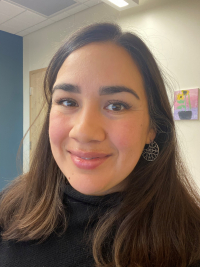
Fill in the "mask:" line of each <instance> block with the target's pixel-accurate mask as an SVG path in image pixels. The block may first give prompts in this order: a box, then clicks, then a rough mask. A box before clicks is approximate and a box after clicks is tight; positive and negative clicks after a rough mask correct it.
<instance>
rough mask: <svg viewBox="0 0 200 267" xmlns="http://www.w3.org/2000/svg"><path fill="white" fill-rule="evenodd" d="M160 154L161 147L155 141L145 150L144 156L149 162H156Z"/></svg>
mask: <svg viewBox="0 0 200 267" xmlns="http://www.w3.org/2000/svg"><path fill="white" fill-rule="evenodd" d="M158 154H159V146H158V144H157V143H156V142H155V141H151V143H150V144H149V146H148V148H144V150H143V152H142V156H143V158H144V159H146V160H147V161H154V160H155V159H156V158H157V157H158Z"/></svg>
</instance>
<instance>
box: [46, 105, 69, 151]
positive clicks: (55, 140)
mask: <svg viewBox="0 0 200 267" xmlns="http://www.w3.org/2000/svg"><path fill="white" fill-rule="evenodd" d="M67 125H68V123H67V121H66V117H65V119H64V116H62V114H60V112H56V111H53V110H52V111H51V113H50V118H49V138H50V142H51V144H54V145H56V146H59V145H60V143H61V142H62V141H63V140H64V138H66V135H68V132H69V130H68V129H67Z"/></svg>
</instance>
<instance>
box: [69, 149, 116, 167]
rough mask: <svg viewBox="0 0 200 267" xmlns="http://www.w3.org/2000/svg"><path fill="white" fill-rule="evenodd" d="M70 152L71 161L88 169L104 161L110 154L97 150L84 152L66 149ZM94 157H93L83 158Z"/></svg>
mask: <svg viewBox="0 0 200 267" xmlns="http://www.w3.org/2000/svg"><path fill="white" fill-rule="evenodd" d="M68 152H69V153H70V156H71V159H72V161H73V163H74V164H75V165H76V166H77V167H78V168H80V169H85V170H90V169H95V168H96V167H98V166H99V165H101V164H102V163H103V162H105V161H106V160H107V159H108V158H109V157H110V156H111V154H106V153H98V152H84V151H72V150H70V151H68ZM84 158H94V159H89V160H87V159H84Z"/></svg>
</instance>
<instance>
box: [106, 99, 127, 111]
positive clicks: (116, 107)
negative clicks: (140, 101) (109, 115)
mask: <svg viewBox="0 0 200 267" xmlns="http://www.w3.org/2000/svg"><path fill="white" fill-rule="evenodd" d="M109 103H110V104H109V105H108V106H107V109H108V110H111V111H122V110H125V109H130V108H131V106H130V105H129V104H127V103H123V102H115V103H114V102H113V103H111V102H110V101H109Z"/></svg>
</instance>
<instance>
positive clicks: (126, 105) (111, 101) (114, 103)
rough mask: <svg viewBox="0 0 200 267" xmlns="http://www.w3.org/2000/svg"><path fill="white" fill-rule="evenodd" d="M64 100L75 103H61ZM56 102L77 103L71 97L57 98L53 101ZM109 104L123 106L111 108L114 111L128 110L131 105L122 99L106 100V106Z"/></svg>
mask: <svg viewBox="0 0 200 267" xmlns="http://www.w3.org/2000/svg"><path fill="white" fill-rule="evenodd" d="M65 101H68V102H71V103H75V105H74V106H65V105H63V103H64V102H65ZM55 102H56V104H58V105H63V106H65V107H77V106H78V105H76V104H77V103H76V101H74V100H73V99H71V98H65V99H63V98H62V99H58V100H56V101H55ZM109 105H121V106H123V109H122V110H117V111H116V110H111V111H115V112H121V111H123V110H129V109H130V108H131V107H132V106H131V105H130V104H128V103H126V102H123V101H121V100H109V101H108V105H107V107H108V106H109Z"/></svg>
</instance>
